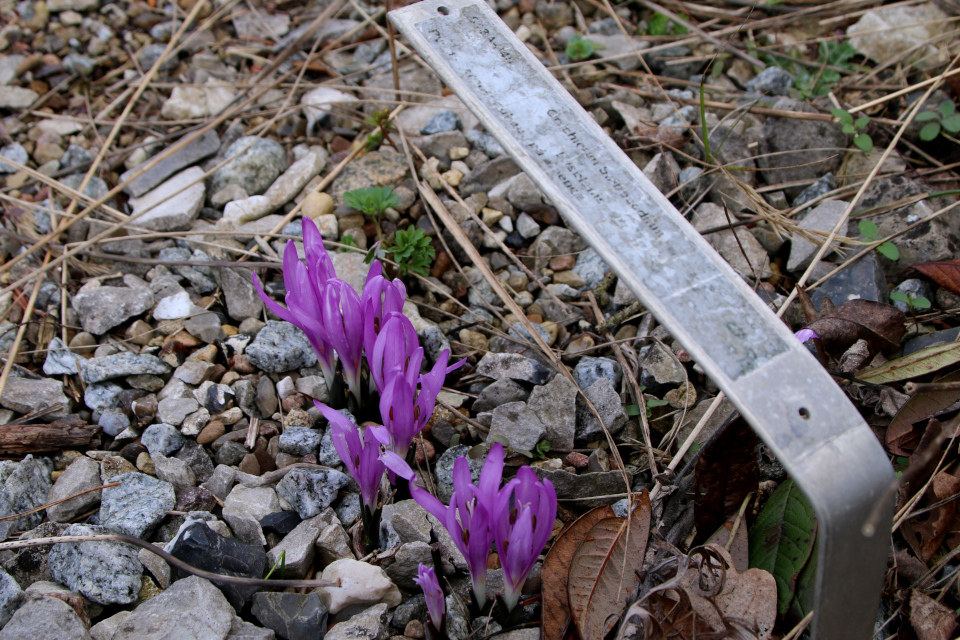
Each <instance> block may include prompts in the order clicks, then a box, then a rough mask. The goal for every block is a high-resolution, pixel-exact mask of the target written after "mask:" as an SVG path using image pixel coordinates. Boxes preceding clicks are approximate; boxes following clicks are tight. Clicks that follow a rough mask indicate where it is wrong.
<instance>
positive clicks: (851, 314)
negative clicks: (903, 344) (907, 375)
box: [807, 300, 907, 358]
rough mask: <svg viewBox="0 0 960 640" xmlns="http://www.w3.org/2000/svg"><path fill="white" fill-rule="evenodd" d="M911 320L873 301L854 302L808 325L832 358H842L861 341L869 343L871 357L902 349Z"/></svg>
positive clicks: (894, 308)
mask: <svg viewBox="0 0 960 640" xmlns="http://www.w3.org/2000/svg"><path fill="white" fill-rule="evenodd" d="M906 320H907V317H906V316H905V315H904V314H903V312H902V311H900V310H899V309H897V308H896V307H894V306H892V305H889V304H881V303H879V302H871V301H869V300H851V301H850V302H845V303H843V304H842V305H840V306H839V307H837V308H836V309H835V310H834V311H833V313H830V314H829V315H827V316H824V317H822V318H820V319H819V320H817V321H816V322H811V323H810V324H809V325H807V329H812V330H813V331H816V332H817V335H819V336H820V338H821V340H822V341H823V347H824V349H825V350H826V351H827V353H829V354H830V355H831V356H833V357H835V358H838V357H840V356H841V355H842V354H843V353H844V352H845V351H846V350H847V349H849V348H850V346H851V345H852V344H853V343H855V342H856V341H857V340H866V341H867V344H868V345H869V346H870V351H871V353H877V352H879V351H883V350H892V349H896V348H897V347H899V346H900V339H901V338H902V337H903V334H904V333H905V331H906V328H905V327H904V322H906Z"/></svg>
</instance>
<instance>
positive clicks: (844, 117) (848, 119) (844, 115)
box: [830, 107, 853, 124]
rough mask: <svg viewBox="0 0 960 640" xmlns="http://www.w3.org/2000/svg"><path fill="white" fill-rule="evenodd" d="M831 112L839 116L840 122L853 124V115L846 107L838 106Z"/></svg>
mask: <svg viewBox="0 0 960 640" xmlns="http://www.w3.org/2000/svg"><path fill="white" fill-rule="evenodd" d="M830 113H831V114H832V115H833V116H834V117H837V118H840V124H853V116H852V115H850V112H849V111H847V110H846V109H841V108H840V107H837V108H835V109H832V110H831V111H830Z"/></svg>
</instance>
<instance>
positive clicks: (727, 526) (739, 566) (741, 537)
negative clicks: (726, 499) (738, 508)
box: [704, 516, 750, 573]
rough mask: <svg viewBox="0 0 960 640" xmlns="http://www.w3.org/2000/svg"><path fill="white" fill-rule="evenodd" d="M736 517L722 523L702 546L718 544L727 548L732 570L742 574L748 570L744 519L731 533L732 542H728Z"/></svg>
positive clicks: (748, 553)
mask: <svg viewBox="0 0 960 640" xmlns="http://www.w3.org/2000/svg"><path fill="white" fill-rule="evenodd" d="M736 521H737V517H736V516H733V517H732V518H730V519H729V520H727V521H726V522H724V523H723V524H722V525H721V526H720V528H719V529H717V530H716V531H714V532H713V535H712V536H710V537H709V538H707V541H706V542H705V543H704V544H718V545H720V546H721V547H724V548H728V547H729V548H728V551H730V557H731V558H732V559H733V568H734V569H736V570H737V573H743V572H744V571H746V570H747V569H749V568H750V537H749V536H748V535H747V522H746V520H745V519H743V520H741V521H740V526H738V527H737V530H736V532H734V533H733V542H730V533H731V532H733V525H734V523H735V522H736Z"/></svg>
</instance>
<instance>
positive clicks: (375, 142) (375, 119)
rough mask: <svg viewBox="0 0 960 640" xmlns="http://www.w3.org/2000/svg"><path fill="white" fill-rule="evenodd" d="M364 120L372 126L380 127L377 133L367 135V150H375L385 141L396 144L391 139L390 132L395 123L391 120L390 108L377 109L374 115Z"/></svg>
mask: <svg viewBox="0 0 960 640" xmlns="http://www.w3.org/2000/svg"><path fill="white" fill-rule="evenodd" d="M364 122H365V123H367V124H368V125H370V126H371V127H374V128H377V127H380V130H379V131H377V132H376V133H371V134H368V135H367V151H375V150H376V149H378V148H379V147H380V145H381V144H383V143H384V141H386V142H388V143H390V145H391V146H395V145H394V144H393V141H392V140H390V132H391V131H392V130H393V123H391V122H390V109H380V110H379V111H375V112H374V113H373V115H372V116H370V117H369V118H365V119H364Z"/></svg>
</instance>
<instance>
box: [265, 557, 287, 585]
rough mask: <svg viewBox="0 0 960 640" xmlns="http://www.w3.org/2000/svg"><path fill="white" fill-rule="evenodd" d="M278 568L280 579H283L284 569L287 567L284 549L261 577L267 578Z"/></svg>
mask: <svg viewBox="0 0 960 640" xmlns="http://www.w3.org/2000/svg"><path fill="white" fill-rule="evenodd" d="M278 568H279V569H280V579H281V580H283V579H284V575H285V574H286V569H287V552H286V551H281V552H280V557H279V558H277V561H276V562H274V563H273V566H272V567H270V571H268V572H267V575H266V576H264V578H263V579H264V580H269V579H270V576H272V575H273V572H274V571H276V570H277V569H278Z"/></svg>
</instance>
